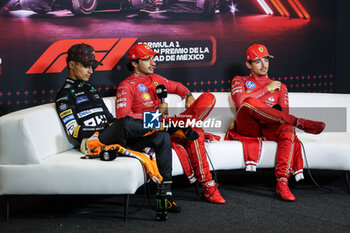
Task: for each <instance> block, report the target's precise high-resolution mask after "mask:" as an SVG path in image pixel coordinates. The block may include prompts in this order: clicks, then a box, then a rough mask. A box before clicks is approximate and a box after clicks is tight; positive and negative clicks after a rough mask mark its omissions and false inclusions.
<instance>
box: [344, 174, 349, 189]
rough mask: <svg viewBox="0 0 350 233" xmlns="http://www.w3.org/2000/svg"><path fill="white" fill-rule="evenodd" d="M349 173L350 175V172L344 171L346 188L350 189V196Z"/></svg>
mask: <svg viewBox="0 0 350 233" xmlns="http://www.w3.org/2000/svg"><path fill="white" fill-rule="evenodd" d="M349 173H350V172H348V171H344V176H345V183H346V188H347V189H348V193H349V194H350V178H349Z"/></svg>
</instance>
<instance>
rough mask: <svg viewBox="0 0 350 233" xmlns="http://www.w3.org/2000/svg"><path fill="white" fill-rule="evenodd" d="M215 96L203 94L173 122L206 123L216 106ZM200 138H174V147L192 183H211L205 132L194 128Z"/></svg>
mask: <svg viewBox="0 0 350 233" xmlns="http://www.w3.org/2000/svg"><path fill="white" fill-rule="evenodd" d="M215 102H216V100H215V96H214V95H213V94H211V93H208V92H206V93H203V94H202V95H200V96H199V97H198V98H197V100H196V101H195V102H194V103H193V104H192V105H191V106H190V107H189V108H187V109H186V111H184V112H183V113H181V114H179V115H177V116H176V117H174V118H172V120H184V121H186V120H187V119H189V120H192V119H195V120H197V121H198V120H201V121H204V120H205V119H206V118H207V116H208V115H209V114H210V112H211V110H212V109H213V108H214V105H215ZM193 130H195V131H196V132H197V133H198V135H199V137H198V139H197V140H194V141H190V140H183V139H179V138H176V137H172V147H173V149H174V150H175V151H176V153H177V154H178V156H179V159H180V162H181V165H182V167H183V169H184V172H185V174H186V175H187V177H188V179H189V180H190V182H191V183H192V182H195V181H196V178H197V179H198V182H207V181H211V180H212V179H213V178H212V175H211V173H210V168H209V163H208V160H207V154H206V150H205V145H204V130H203V129H202V128H198V127H194V128H193Z"/></svg>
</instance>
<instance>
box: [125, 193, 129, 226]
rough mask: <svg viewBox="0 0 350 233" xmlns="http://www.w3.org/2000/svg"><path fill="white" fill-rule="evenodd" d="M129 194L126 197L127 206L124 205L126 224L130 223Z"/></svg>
mask: <svg viewBox="0 0 350 233" xmlns="http://www.w3.org/2000/svg"><path fill="white" fill-rule="evenodd" d="M129 197H130V195H129V194H126V195H125V205H124V222H126V221H128V211H129Z"/></svg>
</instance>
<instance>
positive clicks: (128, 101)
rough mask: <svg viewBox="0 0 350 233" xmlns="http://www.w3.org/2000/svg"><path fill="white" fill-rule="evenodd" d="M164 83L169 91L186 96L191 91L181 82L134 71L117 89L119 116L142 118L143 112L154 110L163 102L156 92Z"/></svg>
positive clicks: (182, 96) (117, 110)
mask: <svg viewBox="0 0 350 233" xmlns="http://www.w3.org/2000/svg"><path fill="white" fill-rule="evenodd" d="M158 85H164V86H165V88H166V89H167V91H168V93H173V94H177V95H179V96H181V98H185V97H186V95H187V94H188V93H190V91H189V90H188V89H187V88H186V87H185V86H184V85H183V84H182V83H179V82H175V81H170V80H168V79H166V78H164V77H162V76H160V75H157V74H150V75H144V74H139V73H135V72H134V73H133V74H132V75H130V76H129V77H128V78H126V79H125V80H124V81H122V82H121V83H120V84H119V86H118V89H117V100H116V112H117V118H118V119H119V118H123V117H125V116H130V117H133V118H135V119H142V117H143V112H145V111H154V110H155V109H156V108H157V106H158V105H159V104H160V103H161V100H160V99H159V98H158V96H157V94H156V87H157V86H158Z"/></svg>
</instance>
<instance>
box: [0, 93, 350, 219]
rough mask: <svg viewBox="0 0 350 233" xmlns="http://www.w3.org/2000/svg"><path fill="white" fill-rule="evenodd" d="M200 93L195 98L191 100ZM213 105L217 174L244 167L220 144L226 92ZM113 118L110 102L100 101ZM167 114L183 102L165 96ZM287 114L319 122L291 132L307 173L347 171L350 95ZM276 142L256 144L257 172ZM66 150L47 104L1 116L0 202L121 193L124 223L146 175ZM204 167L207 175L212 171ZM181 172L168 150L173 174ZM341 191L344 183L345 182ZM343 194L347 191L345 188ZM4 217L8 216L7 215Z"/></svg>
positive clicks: (301, 98) (295, 102) (123, 161)
mask: <svg viewBox="0 0 350 233" xmlns="http://www.w3.org/2000/svg"><path fill="white" fill-rule="evenodd" d="M199 94H200V93H194V95H195V96H196V97H198V95H199ZM214 94H215V96H216V99H217V102H216V106H215V108H214V110H213V111H212V113H211V114H210V115H209V117H208V118H207V119H214V118H215V120H217V121H220V122H221V127H220V128H210V129H207V130H209V131H212V132H213V133H214V134H217V135H220V136H222V138H221V141H219V142H211V143H206V147H207V151H208V155H209V157H210V159H211V161H212V164H213V167H214V168H215V169H216V170H232V169H243V168H244V167H245V164H244V159H243V150H242V144H241V142H239V141H223V135H224V134H225V132H226V130H227V128H228V126H229V125H230V123H231V122H232V119H233V118H234V108H233V104H232V101H231V98H230V95H229V93H228V92H221V93H219V92H216V93H214ZM104 100H105V102H106V105H107V106H108V108H109V109H110V111H111V112H112V113H115V106H114V101H115V98H114V97H106V98H104ZM167 102H168V103H169V108H170V113H171V114H172V113H173V114H175V113H180V112H181V111H182V110H183V109H184V107H183V106H184V101H182V100H181V99H180V98H179V97H178V96H175V95H170V96H169V97H168V99H167ZM290 106H291V113H293V114H296V115H298V116H302V117H310V118H312V119H315V120H322V121H325V122H326V124H327V125H326V128H325V132H324V133H322V134H320V135H309V134H305V133H302V132H298V136H299V138H300V139H301V141H302V142H303V144H304V146H305V150H306V159H307V162H308V163H307V164H306V163H305V167H307V165H308V166H309V168H312V169H327V170H341V171H345V175H346V178H347V179H348V178H349V177H348V172H349V171H350V144H349V142H350V95H346V94H317V93H290ZM275 153H276V143H275V142H272V141H264V142H263V151H262V155H261V159H260V162H259V164H258V166H257V169H259V168H273V167H274V164H275ZM81 156H82V154H81V153H80V151H79V150H78V149H77V148H76V147H75V145H73V144H71V143H70V142H69V141H68V139H67V136H66V133H65V130H64V128H63V127H62V125H61V122H60V120H59V118H58V116H57V113H56V110H55V106H54V104H44V105H40V106H36V107H31V108H28V109H24V110H20V111H17V112H13V113H10V114H7V115H4V116H2V117H0V196H4V197H6V198H5V199H6V202H7V204H6V206H7V213H8V212H9V205H8V197H10V196H12V195H55V194H116V195H120V194H122V195H125V197H126V198H125V200H126V202H125V212H124V218H125V220H126V217H127V207H128V200H129V195H130V194H134V193H135V192H136V190H137V189H138V188H139V187H140V186H142V185H143V184H144V183H145V181H146V179H145V172H144V168H143V166H142V165H141V164H140V162H139V161H138V160H136V159H134V158H125V157H118V158H117V159H116V160H114V161H111V162H104V161H101V160H83V159H80V157H81ZM213 167H212V166H211V169H213ZM181 174H184V173H183V170H182V167H181V164H180V162H179V160H178V158H177V156H176V153H175V152H174V151H173V175H174V176H176V175H181ZM347 185H348V183H347ZM348 188H349V187H348ZM7 218H8V216H7Z"/></svg>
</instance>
